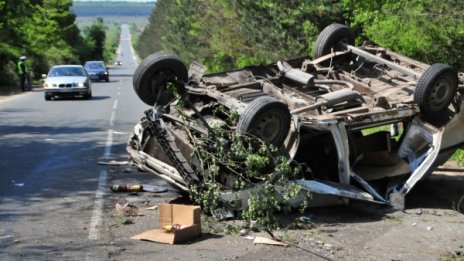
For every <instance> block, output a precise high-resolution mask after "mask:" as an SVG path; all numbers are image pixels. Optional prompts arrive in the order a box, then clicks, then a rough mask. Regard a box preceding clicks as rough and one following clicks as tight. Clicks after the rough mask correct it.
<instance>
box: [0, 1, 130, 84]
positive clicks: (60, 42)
mask: <svg viewBox="0 0 464 261" xmlns="http://www.w3.org/2000/svg"><path fill="white" fill-rule="evenodd" d="M72 6H73V2H72V0H24V1H18V2H14V1H10V0H0V61H2V62H1V63H0V86H9V85H10V86H15V85H17V82H18V80H17V79H18V78H17V77H18V76H17V65H16V64H17V62H18V59H19V57H20V56H22V55H25V56H27V58H28V59H27V65H28V67H29V71H30V74H31V76H32V78H33V79H38V78H40V75H41V74H43V73H47V72H48V70H49V68H50V67H51V66H53V65H56V64H82V63H83V62H85V61H86V60H105V61H111V59H112V57H113V56H114V52H115V50H116V48H117V45H118V43H119V32H120V26H119V25H113V24H110V25H107V24H105V21H104V20H103V18H98V17H93V19H92V20H91V21H90V22H89V21H88V22H86V23H85V25H80V26H78V25H77V23H76V14H74V13H73V12H72ZM120 8H122V9H124V7H120ZM100 10H102V9H100Z"/></svg>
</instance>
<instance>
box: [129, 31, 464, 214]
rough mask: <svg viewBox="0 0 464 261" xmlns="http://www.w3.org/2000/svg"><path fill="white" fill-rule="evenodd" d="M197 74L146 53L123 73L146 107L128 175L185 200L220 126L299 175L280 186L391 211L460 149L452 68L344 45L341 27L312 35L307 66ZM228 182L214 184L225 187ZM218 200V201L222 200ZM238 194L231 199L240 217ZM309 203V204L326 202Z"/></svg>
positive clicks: (347, 37) (197, 68) (167, 57)
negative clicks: (264, 146) (153, 178)
mask: <svg viewBox="0 0 464 261" xmlns="http://www.w3.org/2000/svg"><path fill="white" fill-rule="evenodd" d="M205 71H206V68H205V67H204V66H202V65H201V64H199V63H196V62H194V63H192V64H191V65H190V68H189V69H188V70H187V68H186V66H185V65H184V64H183V62H182V61H181V60H180V59H179V58H178V57H177V56H176V55H174V54H167V53H156V54H153V55H151V56H149V57H147V58H146V59H145V60H144V61H143V62H142V63H141V64H140V65H139V67H138V68H137V70H136V71H135V74H134V90H135V92H136V93H137V95H138V96H139V97H140V99H141V100H142V101H143V102H145V103H147V104H148V105H150V106H153V109H151V110H149V111H147V112H146V116H145V117H144V118H143V119H142V120H141V122H140V123H139V124H138V125H137V126H136V127H135V129H134V135H133V136H132V137H131V139H130V140H129V142H128V146H127V149H128V151H129V153H130V155H131V157H132V159H133V161H134V162H135V163H136V164H137V165H138V166H139V167H141V168H142V169H144V170H147V171H150V172H153V173H155V174H157V175H159V176H160V177H162V178H164V179H166V180H168V181H169V182H171V183H172V184H174V185H175V186H177V187H179V188H181V189H183V190H186V191H189V190H190V186H191V185H192V184H201V182H202V179H203V178H204V175H207V171H206V172H205V170H202V168H201V167H200V166H199V164H198V161H201V159H198V158H195V157H193V156H192V152H193V151H194V150H195V146H197V145H196V141H195V140H196V139H197V138H196V137H200V136H204V135H209V137H211V139H221V138H220V137H216V136H215V135H216V134H215V130H216V129H217V128H221V126H222V127H224V126H226V128H227V129H228V130H232V131H235V132H238V133H243V134H247V135H251V136H253V137H257V138H259V139H260V140H262V141H264V142H265V143H268V144H272V145H274V146H275V147H277V148H279V149H280V150H281V152H282V153H283V155H286V157H288V158H289V159H292V160H295V161H297V162H299V163H303V164H305V166H307V167H308V169H310V171H308V172H307V173H305V174H304V175H302V176H301V177H299V178H297V179H295V180H293V181H290V182H296V183H297V184H299V185H301V186H302V188H304V189H306V190H309V191H312V192H313V193H316V194H320V195H332V196H337V197H340V196H341V197H346V198H353V199H360V200H367V201H373V202H378V203H383V204H388V205H392V206H395V207H398V208H403V207H404V197H405V195H406V194H407V193H408V192H409V191H410V189H411V188H412V187H413V186H414V185H415V184H416V183H417V182H418V181H419V180H422V179H424V178H426V177H427V175H429V174H430V173H431V172H432V170H433V168H434V167H436V166H437V165H440V164H441V163H443V162H444V161H446V160H447V159H448V158H449V156H450V155H451V154H450V152H452V151H453V150H455V149H457V148H459V147H460V146H462V144H463V139H464V137H462V135H457V134H456V132H457V131H456V130H458V129H459V128H460V126H462V122H461V121H460V120H459V118H460V117H458V115H459V114H460V106H461V99H460V98H461V95H460V94H461V91H460V90H461V88H460V86H461V85H462V81H461V80H460V79H459V78H458V73H457V72H456V70H455V69H454V68H453V67H451V66H449V65H445V64H432V65H428V64H425V63H422V62H419V61H416V60H414V59H411V58H408V57H405V56H402V55H400V54H398V53H395V52H393V51H391V50H388V49H385V48H382V47H379V46H376V45H374V44H371V43H368V42H365V43H363V45H361V46H360V47H355V46H354V36H353V34H352V33H351V31H350V30H349V28H347V27H346V26H344V25H340V24H332V25H330V26H328V27H327V28H326V29H324V30H323V31H322V32H321V34H320V35H319V38H318V39H317V41H316V48H315V52H314V58H313V59H311V58H309V57H301V58H296V59H291V60H282V61H278V62H276V63H275V64H270V65H255V66H249V67H246V68H242V69H235V70H231V71H226V72H220V73H214V74H205ZM235 116H238V121H236V122H235V123H232V124H231V120H230V119H231V118H233V117H235ZM373 128H374V130H373V131H372V129H373ZM187 129H188V131H186V130H187ZM221 142H222V141H221ZM230 142H231V141H228V140H225V141H223V142H222V143H219V144H224V147H225V148H227V146H228V145H227V144H230ZM231 175H233V174H231V173H227V172H225V173H223V174H222V176H223V177H221V178H219V179H220V180H223V181H221V182H223V183H224V184H225V183H227V182H228V181H227V180H228V179H229V178H228V177H229V176H231ZM257 183H259V182H257ZM257 186H259V185H257ZM250 189H253V188H250ZM226 194H227V193H226ZM226 194H225V195H224V200H227V199H230V200H232V199H231V198H232V197H231V196H230V195H229V196H228V195H226ZM248 196H249V195H247V194H246V193H245V194H243V193H242V194H240V195H239V196H236V198H235V199H237V197H238V198H240V200H241V207H242V208H243V207H244V206H243V205H246V200H247V197H248ZM317 199H318V198H317V197H315V198H314V201H317ZM320 201H321V202H320V203H317V202H315V203H314V205H324V204H325V203H328V201H327V199H326V198H325V197H321V200H320ZM239 208H240V207H239Z"/></svg>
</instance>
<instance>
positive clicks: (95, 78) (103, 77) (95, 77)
mask: <svg viewBox="0 0 464 261" xmlns="http://www.w3.org/2000/svg"><path fill="white" fill-rule="evenodd" d="M89 76H90V79H91V80H92V81H101V80H107V79H108V74H90V75H89Z"/></svg>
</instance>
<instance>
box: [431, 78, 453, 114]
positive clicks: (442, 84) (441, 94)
mask: <svg viewBox="0 0 464 261" xmlns="http://www.w3.org/2000/svg"><path fill="white" fill-rule="evenodd" d="M451 84H452V83H451V80H450V79H449V78H447V77H446V78H441V79H439V80H438V81H437V82H436V83H435V86H434V87H433V89H432V91H431V93H430V98H429V103H430V106H431V107H432V108H434V109H440V107H441V106H442V104H443V103H444V102H446V101H447V100H448V97H449V95H450V91H451V89H452V88H451Z"/></svg>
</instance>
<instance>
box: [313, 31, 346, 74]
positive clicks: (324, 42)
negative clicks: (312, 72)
mask: <svg viewBox="0 0 464 261" xmlns="http://www.w3.org/2000/svg"><path fill="white" fill-rule="evenodd" d="M340 42H343V43H345V44H349V45H354V35H353V32H351V30H350V29H349V28H348V27H346V26H344V25H342V24H331V25H329V26H327V27H326V28H325V29H324V30H322V32H321V33H320V34H319V36H318V37H317V40H316V46H315V48H314V59H317V58H319V57H322V56H324V55H327V54H329V53H331V52H332V49H333V51H341V50H342V49H340V46H338V43H340ZM348 57H349V56H348V55H347V56H343V57H337V58H336V59H334V60H333V61H332V63H341V62H346V60H347V58H348ZM322 64H323V65H325V66H329V65H330V61H325V62H323V63H322Z"/></svg>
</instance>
